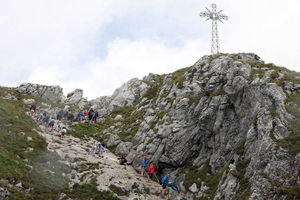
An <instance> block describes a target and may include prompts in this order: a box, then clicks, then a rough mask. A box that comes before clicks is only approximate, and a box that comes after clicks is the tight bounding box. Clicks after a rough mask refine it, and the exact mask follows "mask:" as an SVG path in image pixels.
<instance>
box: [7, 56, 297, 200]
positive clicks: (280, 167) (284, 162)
mask: <svg viewBox="0 0 300 200" xmlns="http://www.w3.org/2000/svg"><path fill="white" fill-rule="evenodd" d="M25 86H26V87H25ZM25 86H24V85H23V86H21V87H19V88H16V90H17V91H19V92H21V93H26V95H29V94H32V95H35V96H37V97H32V96H30V97H26V98H25V97H24V98H25V99H28V98H35V99H36V100H35V102H39V101H41V102H40V109H41V110H47V112H48V113H50V114H51V115H55V114H56V112H57V111H58V110H59V109H61V108H65V109H68V110H69V111H70V112H74V114H75V112H77V111H78V110H79V108H88V107H93V108H94V109H95V110H97V111H98V112H99V113H100V119H99V120H98V122H97V123H89V124H86V123H80V124H69V125H70V129H71V131H70V134H72V135H73V136H75V137H78V138H80V139H74V141H78V145H79V146H81V147H80V148H79V150H80V149H81V150H80V151H82V149H84V147H82V145H81V142H83V141H84V140H87V141H90V137H92V138H94V139H99V138H102V139H104V140H105V141H106V144H107V147H108V148H110V149H111V151H112V152H114V153H115V154H117V155H121V154H122V155H127V159H128V160H129V161H133V166H134V167H135V169H137V170H138V168H139V164H140V160H141V158H142V157H143V156H148V157H149V158H151V161H153V162H155V163H157V166H158V167H159V169H158V173H157V175H158V177H159V178H161V177H162V176H163V175H164V174H166V173H171V174H172V176H173V177H175V180H176V181H177V182H178V183H179V184H180V186H181V189H182V191H183V192H184V193H185V196H186V198H187V199H214V200H219V199H226V200H227V199H239V200H240V199H251V200H256V199H268V200H269V199H270V200H273V199H274V200H275V199H276V200H277V199H283V200H287V199H299V198H300V194H299V191H300V188H299V185H300V176H299V173H300V170H299V169H300V132H299V130H300V121H299V119H300V118H299V117H300V111H299V106H300V93H299V92H300V74H299V73H297V72H292V71H289V70H288V69H285V68H282V67H278V66H276V65H274V64H266V63H264V62H263V61H262V60H261V59H260V58H259V57H258V56H257V55H255V54H245V53H241V54H220V55H217V56H204V57H203V58H201V59H200V60H199V61H198V62H196V63H195V64H194V65H193V66H191V67H186V68H182V69H180V70H178V71H176V72H173V73H170V74H164V75H155V74H149V75H148V76H146V77H144V78H143V80H138V79H132V80H130V81H128V82H127V83H126V84H124V85H122V86H121V87H120V88H118V89H117V90H116V91H115V92H114V94H113V95H112V96H109V97H99V98H97V99H95V100H92V101H90V102H87V101H86V100H85V99H84V98H82V91H81V90H76V91H74V92H73V93H71V94H70V95H68V98H69V99H67V100H63V99H64V97H63V96H62V91H61V90H60V89H59V88H55V87H47V86H42V87H39V86H38V85H35V84H25ZM55 91H58V92H59V96H60V98H59V99H60V101H57V102H58V103H53V102H52V101H51V99H55V98H53V97H52V96H53V95H54V93H55V94H56V92H55ZM9 93H11V95H10V96H9V95H8V94H1V95H2V98H1V99H3V98H4V97H5V98H6V99H7V98H12V99H14V96H18V95H19V96H20V95H24V94H20V93H15V92H14V91H13V90H10V92H9ZM7 95H8V96H7ZM40 97H43V98H46V99H48V100H47V101H46V100H45V99H41V98H40ZM5 98H4V99H5ZM4 99H3V100H2V101H11V102H13V101H15V102H19V103H20V104H21V105H22V109H24V104H23V103H21V102H20V100H22V99H23V98H19V100H4ZM27 101H28V100H27ZM72 102H73V103H72ZM74 102H75V103H74ZM76 102H80V105H78V104H79V103H78V104H77V103H76ZM13 116H14V115H12V117H13ZM1 119H2V120H4V119H5V116H3V117H2V118H1ZM14 120H15V119H14V118H11V121H13V122H14ZM30 123H31V122H30ZM5 124H9V123H8V122H5ZM2 126H3V125H2ZM3 127H4V126H3ZM24 128H25V129H26V126H25V127H24ZM36 129H37V130H38V127H36ZM7 132H9V130H8V129H7V130H6V133H7ZM25 134H27V133H25ZM3 135H4V134H3ZM44 136H46V135H44ZM32 137H33V136H32ZM35 137H38V136H35ZM46 137H47V136H46ZM83 139H84V140H83ZM36 140H37V141H39V140H38V139H36ZM72 140H73V139H72ZM41 143H43V145H42V146H43V147H41V148H44V149H45V143H44V141H43V140H42V139H41ZM87 143H88V142H87ZM50 146H51V145H50ZM48 147H49V146H48ZM57 147H59V148H62V147H61V146H59V145H57ZM25 148H27V147H25ZM66 148H67V149H65V151H66V152H67V151H73V150H72V148H71V147H66ZM35 149H36V150H39V147H36V146H35V147H34V150H35ZM58 152H59V151H58ZM59 154H60V153H59ZM14 156H15V157H14V158H13V159H14V160H15V159H19V158H18V157H17V156H16V155H14ZM61 156H62V155H61ZM62 157H64V156H62ZM59 159H61V157H57V160H56V162H57V161H58V160H59ZM17 161H18V160H17ZM65 161H67V162H65ZM12 162H14V161H12ZM68 162H70V161H68V159H67V160H64V161H63V162H60V163H64V164H65V165H66V166H68ZM78 162H81V161H80V160H79V161H78ZM84 162H85V161H84ZM99 168H100V167H99ZM67 170H68V168H67ZM4 171H5V170H4ZM88 171H90V170H88ZM120 171H121V169H120ZM66 173H68V171H66ZM76 173H77V172H76ZM77 174H79V175H80V176H81V175H82V173H81V172H80V173H77ZM82 177H83V178H84V176H82ZM18 180H21V179H20V178H18ZM87 180H89V181H91V179H90V178H88V179H87ZM89 181H87V182H84V181H82V182H80V184H79V185H76V186H74V187H73V188H72V187H71V188H70V191H69V192H68V191H66V192H63V193H64V194H67V195H68V194H69V197H71V198H75V197H74V196H72V194H78V191H80V192H83V191H93V192H95V193H97V192H100V191H97V190H94V189H95V186H96V185H97V184H96V185H92V186H90V185H87V186H86V185H85V184H89V183H90V182H89ZM71 182H72V178H71ZM22 183H23V182H22ZM82 184H83V185H82ZM93 184H94V183H93ZM15 185H16V184H15ZM100 185H101V184H100V182H99V183H98V187H99V186H100ZM15 187H16V186H15ZM3 188H7V187H3ZM88 188H92V189H90V190H89V189H88ZM131 189H133V188H132V187H131ZM24 190H25V189H24ZM72 191H73V193H72ZM76 191H77V192H76ZM10 192H13V191H10ZM24 192H26V191H24ZM93 192H91V193H93ZM100 193H101V192H100ZM61 194H62V191H61V190H59V191H57V192H56V193H55V195H61ZM101 194H102V193H101ZM107 195H109V194H107ZM102 196H103V195H102ZM121 196H122V195H121ZM77 198H79V197H77ZM123 198H124V199H126V198H127V199H130V198H129V197H126V196H123ZM48 199H51V198H50V197H49V198H48ZM146 199H147V198H146Z"/></svg>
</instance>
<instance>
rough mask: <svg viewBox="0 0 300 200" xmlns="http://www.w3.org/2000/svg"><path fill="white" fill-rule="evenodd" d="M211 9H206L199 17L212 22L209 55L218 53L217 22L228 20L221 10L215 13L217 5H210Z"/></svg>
mask: <svg viewBox="0 0 300 200" xmlns="http://www.w3.org/2000/svg"><path fill="white" fill-rule="evenodd" d="M211 7H212V9H211V10H210V9H208V8H206V10H207V11H205V12H200V14H199V15H200V17H206V18H207V19H206V20H212V38H211V54H213V55H214V54H218V53H219V52H220V44H219V34H218V21H219V22H222V23H223V21H222V20H228V17H227V16H226V15H225V14H222V10H220V11H217V5H216V4H211Z"/></svg>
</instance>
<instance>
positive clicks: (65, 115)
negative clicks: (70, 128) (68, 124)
mask: <svg viewBox="0 0 300 200" xmlns="http://www.w3.org/2000/svg"><path fill="white" fill-rule="evenodd" d="M68 117H69V112H68V111H66V112H65V113H64V115H63V119H64V121H67V120H68Z"/></svg>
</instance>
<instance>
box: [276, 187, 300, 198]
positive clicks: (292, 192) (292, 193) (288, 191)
mask: <svg viewBox="0 0 300 200" xmlns="http://www.w3.org/2000/svg"><path fill="white" fill-rule="evenodd" d="M277 193H278V194H281V195H287V197H288V200H293V199H300V185H293V186H285V187H279V188H278V189H277Z"/></svg>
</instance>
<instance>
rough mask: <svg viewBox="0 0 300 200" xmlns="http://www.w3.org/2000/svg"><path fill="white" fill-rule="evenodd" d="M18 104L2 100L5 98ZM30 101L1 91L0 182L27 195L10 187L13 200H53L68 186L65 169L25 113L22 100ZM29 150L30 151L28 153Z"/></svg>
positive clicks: (22, 96)
mask: <svg viewBox="0 0 300 200" xmlns="http://www.w3.org/2000/svg"><path fill="white" fill-rule="evenodd" d="M8 93H9V94H11V95H13V96H15V97H16V98H17V99H18V100H5V99H3V97H4V96H6V95H7V94H8ZM23 98H24V99H28V98H32V96H30V95H24V94H19V93H16V92H15V91H13V90H12V89H8V88H0V178H2V179H6V180H7V181H8V182H14V183H22V186H23V188H24V189H28V188H34V189H33V190H30V192H29V193H25V192H23V191H21V190H18V189H16V188H15V187H14V186H11V187H9V188H8V189H9V190H10V191H11V193H12V196H11V197H10V199H11V200H14V199H24V200H26V199H55V198H56V197H57V195H58V193H59V192H60V191H62V190H63V189H64V188H65V187H66V186H67V179H66V178H65V177H64V176H62V174H63V173H68V172H69V169H68V167H67V166H66V165H64V164H62V163H60V162H59V156H58V155H57V154H55V153H52V152H48V151H47V149H46V142H45V140H44V139H43V138H42V137H41V136H39V135H38V133H37V132H36V130H38V126H37V124H36V123H35V122H34V121H33V120H32V119H31V118H30V117H28V116H27V115H26V114H25V112H26V111H27V109H28V107H27V105H25V104H24V103H23V102H22V101H21V100H22V99H23ZM29 149H30V150H29Z"/></svg>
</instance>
